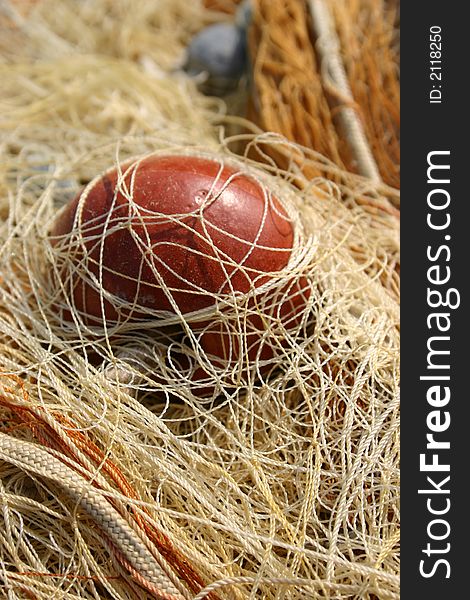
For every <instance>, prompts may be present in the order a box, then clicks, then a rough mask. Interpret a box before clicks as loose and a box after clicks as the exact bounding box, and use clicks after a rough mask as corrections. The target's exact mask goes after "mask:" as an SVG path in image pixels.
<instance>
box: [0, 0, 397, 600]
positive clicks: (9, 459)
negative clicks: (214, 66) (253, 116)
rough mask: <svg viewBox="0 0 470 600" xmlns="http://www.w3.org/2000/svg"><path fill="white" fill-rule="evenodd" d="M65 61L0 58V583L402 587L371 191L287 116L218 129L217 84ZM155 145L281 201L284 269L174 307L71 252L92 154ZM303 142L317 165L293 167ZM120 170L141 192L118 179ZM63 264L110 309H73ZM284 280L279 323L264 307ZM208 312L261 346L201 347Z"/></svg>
mask: <svg viewBox="0 0 470 600" xmlns="http://www.w3.org/2000/svg"><path fill="white" fill-rule="evenodd" d="M84 4H88V3H84ZM97 4H98V3H97ZM90 5H91V4H89V6H90ZM87 32H88V33H90V29H88V30H87V29H86V28H85V29H84V34H86V33H87ZM90 35H91V34H90ZM86 37H87V36H86V35H84V38H86ZM44 43H45V42H44ZM51 43H54V42H51ZM46 50H47V48H46V49H44V52H45V53H46ZM18 51H19V49H18ZM24 53H25V54H27V53H28V52H27V49H26V50H25V51H24ZM48 55H49V56H52V55H53V53H52V52H50V53H48ZM10 58H11V57H10ZM81 58H82V59H83V61H84V66H83V68H82V66H81V65H80V60H79V58H78V57H73V56H70V57H67V56H64V57H61V58H59V59H57V58H56V59H54V60H46V59H44V60H43V61H41V62H38V63H35V62H30V63H28V61H27V60H26V59H25V60H22V62H21V64H20V63H18V62H16V61H15V60H13V61H12V60H8V61H7V62H6V63H5V64H4V65H3V66H2V73H1V75H2V83H3V84H4V85H3V86H2V92H1V94H2V96H1V108H2V110H1V115H2V117H1V121H0V128H1V129H0V131H1V156H2V161H1V166H0V217H1V220H2V221H1V226H0V227H1V228H0V236H1V250H0V371H1V374H0V429H1V431H0V504H1V511H0V515H1V516H0V521H1V524H0V586H1V588H0V589H1V590H2V593H5V595H7V597H8V596H9V597H12V598H41V599H43V598H50V597H60V598H70V599H72V598H73V599H77V598H80V599H84V598H90V599H91V598H94V599H96V598H117V599H119V600H121V599H127V598H149V599H150V598H159V599H160V598H166V599H175V598H178V599H181V598H188V599H189V598H191V599H193V600H194V599H196V598H197V600H202V598H209V599H212V600H215V599H217V598H219V599H221V600H222V599H229V598H230V599H231V598H240V599H241V598H266V599H271V598H273V599H274V598H276V599H280V598H285V599H288V598H289V599H301V598H302V599H303V598H305V599H306V598H312V597H325V598H357V597H360V598H369V599H374V598H380V599H386V598H398V595H399V592H398V585H399V578H398V572H399V559H398V556H399V554H398V543H399V512H398V501H399V488H398V484H399V481H398V479H399V472H398V463H399V439H398V427H399V419H398V360H399V354H398V319H399V310H398V308H399V305H398V282H397V277H396V265H397V263H398V260H399V246H398V225H397V219H396V216H395V215H394V214H391V213H390V211H389V208H388V200H387V198H386V197H384V194H383V193H382V191H381V188H380V187H378V186H377V185H375V184H374V183H373V182H371V181H368V180H366V179H364V178H360V177H355V176H354V175H351V174H350V173H346V172H344V171H340V170H339V169H338V167H337V166H336V165H334V164H333V163H331V162H330V161H328V160H327V159H325V158H324V157H323V156H321V155H319V154H318V153H315V152H313V151H312V150H310V149H307V148H302V147H301V146H298V145H296V144H293V143H292V142H290V141H288V140H286V139H285V138H283V137H282V136H279V135H274V134H268V133H265V134H262V133H261V134H258V135H253V134H249V133H246V134H243V135H238V136H236V137H234V138H230V139H226V138H225V137H224V136H223V130H218V129H217V128H216V127H215V126H214V123H215V122H216V121H217V119H219V118H220V110H221V105H220V102H215V101H213V100H210V99H206V98H203V97H201V96H200V95H198V94H197V92H196V91H195V89H194V87H193V86H192V84H191V83H190V82H187V81H185V80H183V79H181V78H180V77H179V76H177V75H171V74H169V73H165V72H158V71H155V69H154V70H153V71H152V74H151V73H149V71H148V69H147V70H145V69H146V68H145V65H144V67H142V66H139V64H135V62H134V61H131V60H128V59H126V58H122V57H121V58H117V59H116V58H115V57H114V58H113V57H104V56H102V55H97V54H89V55H88V56H87V57H85V56H83V57H81ZM71 65H75V66H74V67H73V69H74V70H72V72H73V75H71ZM104 65H105V66H104ZM100 68H101V71H100ZM96 70H98V74H101V76H102V77H103V78H105V77H107V79H103V85H101V86H100V85H99V76H98V75H96V76H94V73H95V72H96ZM122 73H126V76H125V77H122V76H121V75H122ZM129 76H132V78H133V82H134V83H133V86H131V87H132V88H135V86H137V87H138V89H139V90H140V93H133V92H132V89H129V86H128V85H127V86H126V81H128V78H129ZM152 77H153V78H152ZM144 81H148V88H146V87H145V85H144ZM77 92H79V93H77ZM188 95H190V97H191V100H190V101H188ZM110 103H111V104H112V106H113V110H107V107H108V104H110ZM143 115H144V117H143ZM242 138H243V139H242ZM240 141H243V146H244V147H245V148H246V153H245V154H244V155H242V156H240V155H238V154H235V153H234V151H233V149H234V148H239V146H240V144H239V143H240ZM272 151H275V152H277V153H278V154H280V155H282V156H286V157H287V160H286V164H285V168H284V169H281V168H279V167H278V166H277V165H276V164H275V163H274V162H273V161H272V160H271V161H270V160H269V154H270V153H271V152H272ZM163 155H172V156H184V157H199V158H201V157H202V158H204V159H207V160H211V161H214V162H215V163H216V164H217V165H220V167H222V166H227V167H230V168H231V169H234V170H236V172H240V173H243V174H247V176H249V177H250V178H251V179H252V180H253V181H255V182H256V183H257V185H258V186H259V187H260V189H261V190H263V196H262V197H263V202H264V203H265V206H266V207H269V206H271V205H272V198H273V197H275V198H276V199H277V201H278V203H279V206H280V207H281V208H278V209H277V210H278V212H279V214H282V215H283V219H284V220H286V222H288V223H290V226H291V227H292V231H293V241H292V252H291V253H290V254H289V256H288V260H287V261H286V265H285V267H283V268H281V269H280V270H278V271H276V272H272V273H270V279H269V281H265V280H264V279H262V278H261V280H260V281H259V283H260V285H259V286H258V287H256V286H254V287H251V288H250V289H248V290H247V291H244V292H242V293H235V292H227V290H221V292H220V294H215V295H214V297H213V302H211V304H210V305H209V306H207V307H205V308H204V309H202V310H201V311H196V312H193V313H191V314H187V313H185V312H182V311H177V310H173V311H171V310H170V311H169V310H163V311H162V310H158V309H157V308H155V307H149V306H148V305H146V304H145V303H144V304H143V305H140V306H139V305H136V304H135V303H129V302H128V301H126V300H125V299H123V298H120V297H118V296H112V295H110V293H109V290H107V289H105V287H104V286H103V285H102V282H101V281H100V279H99V278H96V276H95V275H94V273H93V269H91V268H90V264H87V263H86V261H85V262H83V263H82V264H81V265H80V267H78V266H77V252H76V251H77V248H78V246H77V243H78V244H79V245H80V244H82V248H83V247H85V248H86V241H87V239H86V237H85V238H84V237H82V238H80V230H77V228H75V229H74V230H73V231H72V232H70V234H65V235H64V236H63V237H62V238H61V240H60V243H58V241H57V239H56V238H54V236H53V227H54V225H53V224H54V222H55V221H56V219H57V215H58V214H59V213H60V211H61V210H63V209H64V208H63V207H64V206H66V205H67V203H68V202H70V201H71V199H73V198H75V197H77V196H78V197H79V198H85V196H86V194H87V193H88V192H89V191H90V188H91V187H92V186H93V181H94V180H95V178H99V177H100V176H101V175H102V174H103V173H105V172H107V171H108V170H109V169H113V168H121V169H122V168H124V170H126V169H131V171H132V169H133V168H134V167H136V166H137V165H138V164H140V163H141V162H142V161H144V160H146V159H147V158H148V157H149V156H152V157H156V156H163ZM254 156H255V157H264V160H263V163H260V162H258V161H256V160H254V159H253V157H254ZM289 156H295V157H296V160H289V158H288V157H289ZM299 157H300V158H301V163H302V164H305V165H306V166H307V167H308V170H311V171H312V172H313V171H315V170H316V171H319V170H320V168H321V169H322V172H324V173H326V174H328V175H329V177H328V179H320V178H318V179H310V178H308V177H306V176H305V173H304V171H303V170H302V169H301V168H299V163H298V162H297V158H299ZM332 180H334V181H335V182H336V183H332ZM118 185H120V186H121V188H120V192H122V193H123V194H126V196H127V197H128V202H129V206H130V207H132V206H134V207H136V206H137V202H138V198H136V197H134V195H133V193H132V188H131V187H130V188H128V187H127V184H126V179H125V177H124V178H122V180H121V183H120V184H118ZM87 190H88V192H87ZM276 206H277V205H276ZM155 216H156V217H158V216H159V215H155ZM160 216H161V215H160ZM172 218H173V219H175V220H176V222H178V223H181V218H182V217H181V215H173V216H172ZM199 222H200V223H201V224H202V225H204V224H205V225H206V226H210V223H209V222H208V221H207V220H205V217H204V213H203V214H202V215H201V218H200V221H199ZM128 225H130V223H129V222H127V223H126V220H125V219H124V220H120V221H119V222H118V223H111V224H110V226H109V227H108V228H107V229H106V230H105V231H104V233H103V236H102V239H103V240H106V239H108V236H110V235H111V234H112V231H113V229H112V228H113V227H114V228H116V227H120V228H124V227H126V226H128ZM199 231H200V230H199ZM81 233H82V234H84V235H85V236H86V235H87V234H86V232H83V231H82V232H81ZM67 238H68V239H67ZM67 241H68V242H70V243H67ZM179 244H180V245H182V247H183V248H185V246H184V240H183V241H180V242H179ZM257 244H258V241H257V239H256V237H255V238H254V239H253V240H252V241H251V245H252V251H253V252H254V251H256V250H257V249H258V248H257ZM142 250H143V255H145V253H146V250H150V248H149V247H146V246H145V244H144V246H142ZM227 263H228V264H230V261H229V260H228V259H227V258H226V257H225V258H224V264H227ZM232 266H235V265H233V264H232ZM75 275H77V276H79V277H80V278H81V279H82V280H84V281H87V282H88V283H89V285H91V286H93V287H94V289H95V291H96V292H97V293H98V294H99V295H100V297H102V298H103V303H104V302H105V301H106V302H110V303H111V304H113V305H115V306H116V307H118V308H119V309H120V313H119V314H120V317H119V318H116V316H115V315H113V318H109V319H106V318H105V319H103V320H101V321H98V322H96V321H94V322H90V321H89V320H87V318H86V315H84V314H83V310H82V309H81V307H80V306H78V305H77V300H76V298H75V297H74V295H73V293H72V289H71V287H70V285H67V282H68V283H69V284H70V282H71V281H73V277H74V276H75ZM254 277H256V276H254ZM188 279H189V274H188ZM159 285H160V288H161V289H162V290H163V293H164V294H165V295H166V297H167V298H171V296H172V294H173V293H174V290H173V289H170V288H168V287H165V285H164V282H159ZM263 286H264V287H263ZM298 289H302V291H303V298H304V301H303V302H302V303H301V304H296V310H295V318H293V319H291V320H290V321H289V320H288V321H287V322H286V320H285V319H284V318H283V315H282V314H280V312H279V310H278V307H280V306H283V305H284V304H285V303H286V302H288V301H289V298H290V296H292V294H293V293H296V290H298ZM131 311H133V312H135V313H137V314H138V319H137V320H136V321H137V322H131V321H130V320H129V319H128V318H127V316H128V314H129V312H131ZM207 324H209V325H210V327H212V328H214V329H215V331H219V330H221V328H224V329H223V330H226V331H227V332H229V336H228V339H229V343H231V344H232V345H233V347H236V348H239V347H242V346H243V344H244V341H245V340H247V339H248V337H249V336H253V332H254V331H255V333H256V334H257V335H259V336H260V339H261V342H260V343H262V347H263V348H266V349H267V352H264V353H263V352H262V351H261V350H262V348H261V346H258V348H259V352H256V353H255V355H254V356H253V355H250V356H249V357H248V356H247V354H245V353H243V352H238V351H237V352H235V353H233V352H232V354H231V355H230V354H229V355H227V356H225V357H224V356H222V357H221V356H220V355H219V356H215V357H214V355H212V356H211V355H210V354H208V353H207V352H206V351H205V350H204V347H203V330H202V329H201V327H206V326H207ZM251 339H252V337H251Z"/></svg>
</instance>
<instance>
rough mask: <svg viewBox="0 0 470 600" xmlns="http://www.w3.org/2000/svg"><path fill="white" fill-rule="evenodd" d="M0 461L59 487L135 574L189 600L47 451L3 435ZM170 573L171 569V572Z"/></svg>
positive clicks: (176, 599)
mask: <svg viewBox="0 0 470 600" xmlns="http://www.w3.org/2000/svg"><path fill="white" fill-rule="evenodd" d="M0 459H2V460H5V461H6V462H9V463H10V464H12V465H15V466H17V467H18V468H20V469H22V470H24V471H28V472H31V473H35V474H36V475H40V476H41V477H45V478H47V479H50V480H53V481H54V482H56V483H59V484H60V485H61V486H62V487H63V488H64V490H66V492H67V493H68V495H69V496H71V497H72V498H73V499H74V500H76V501H78V502H79V504H80V506H82V508H83V509H84V510H85V511H86V512H87V513H88V514H89V515H90V517H91V518H92V519H93V520H94V521H95V522H96V523H98V524H99V525H100V527H101V528H102V529H103V531H104V532H105V533H106V534H107V535H108V536H109V538H110V539H111V541H112V542H113V543H114V544H115V545H116V546H117V547H118V549H119V551H120V552H121V553H122V555H123V556H124V557H125V559H126V560H127V561H128V562H129V563H130V564H131V565H132V567H133V569H134V570H135V572H137V573H139V574H140V576H141V577H142V578H144V579H145V580H147V581H148V582H149V583H150V584H152V587H154V589H158V590H159V594H160V597H161V598H162V599H165V600H184V599H188V598H189V595H188V592H187V591H186V590H185V589H184V588H183V586H182V585H181V584H179V585H178V583H179V582H177V581H176V578H175V577H171V575H170V574H169V572H167V571H166V570H165V569H163V568H162V566H161V565H160V564H158V563H157V562H156V560H155V558H154V557H153V555H152V554H151V553H150V551H149V550H148V548H147V547H146V546H145V544H144V543H143V542H142V541H141V540H140V539H139V538H138V537H137V536H136V534H135V532H134V531H133V530H132V529H131V527H130V526H129V525H128V524H127V522H126V521H125V520H124V519H123V517H121V515H120V514H119V513H118V512H117V511H116V510H115V509H114V508H113V507H112V506H111V505H110V504H109V502H108V501H107V500H106V499H105V498H103V496H102V494H100V493H99V492H98V491H97V490H96V489H95V488H93V487H90V484H89V482H88V481H86V480H85V479H84V478H83V477H81V476H80V475H79V474H78V473H76V472H75V471H73V470H72V469H71V468H70V467H68V466H67V465H65V464H63V463H62V462H61V461H60V460H59V459H57V458H55V457H54V456H51V455H50V454H49V453H48V452H47V451H45V450H43V449H42V448H40V447H38V446H36V445H35V444H31V443H30V442H25V441H23V440H18V439H16V438H12V437H11V436H8V435H6V434H3V433H0ZM168 571H170V569H169V568H168Z"/></svg>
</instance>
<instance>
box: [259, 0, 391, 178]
mask: <svg viewBox="0 0 470 600" xmlns="http://www.w3.org/2000/svg"><path fill="white" fill-rule="evenodd" d="M253 6H254V10H253V24H252V28H251V32H250V36H249V41H250V52H251V56H252V61H253V65H254V67H253V68H254V73H253V85H254V92H253V93H254V103H253V111H252V112H253V116H252V118H254V119H255V120H256V121H257V122H258V123H259V124H260V126H261V127H262V128H264V129H266V130H270V131H277V132H279V133H281V134H283V135H285V136H286V137H288V138H289V139H291V140H293V141H295V142H298V143H300V144H303V145H305V146H307V147H309V148H312V149H314V150H316V151H319V152H321V153H322V154H325V155H326V156H328V157H329V158H330V159H331V160H332V161H334V162H335V163H336V164H337V165H338V166H341V167H344V168H346V169H347V170H349V171H352V172H356V173H360V174H362V175H366V176H368V177H371V178H373V179H375V180H377V181H380V180H382V181H384V182H385V183H386V184H387V185H389V186H392V187H396V188H398V187H399V159H400V156H399V118H400V117H399V64H398V50H397V43H396V31H397V28H396V14H397V6H396V5H395V4H394V3H386V2H376V0H358V1H355V2H348V1H346V2H330V1H328V0H306V1H302V2H297V3H290V2H286V1H285V0H276V1H275V2H267V1H265V0H256V1H255V2H254V3H253ZM277 158H278V157H277ZM321 174H322V173H321ZM310 175H316V174H315V173H313V174H310Z"/></svg>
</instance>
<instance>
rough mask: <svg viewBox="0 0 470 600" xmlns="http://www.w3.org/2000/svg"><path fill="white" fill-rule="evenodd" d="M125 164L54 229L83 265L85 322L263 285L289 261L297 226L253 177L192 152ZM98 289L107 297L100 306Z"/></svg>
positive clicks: (192, 303) (199, 304)
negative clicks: (120, 179)
mask: <svg viewBox="0 0 470 600" xmlns="http://www.w3.org/2000/svg"><path fill="white" fill-rule="evenodd" d="M122 170H123V173H124V174H125V175H124V178H123V181H120V182H118V177H119V176H118V172H117V171H116V170H114V171H111V172H109V173H107V174H106V175H104V176H103V177H102V178H101V179H99V180H98V181H96V183H95V184H94V185H93V186H92V187H91V189H89V190H88V193H87V194H86V195H85V196H84V197H83V198H82V199H81V200H80V196H77V197H76V198H75V199H74V200H73V201H72V202H71V203H70V204H69V205H68V207H67V208H66V209H65V210H64V211H63V212H62V213H61V214H60V215H59V217H58V218H57V220H56V223H55V224H54V227H53V230H52V235H53V239H54V240H55V242H54V243H56V244H57V243H65V244H69V245H70V247H69V250H70V252H69V257H70V258H71V259H72V260H73V261H75V262H76V264H77V265H78V267H79V268H78V270H77V271H76V273H75V275H73V277H74V281H73V282H72V287H73V296H74V303H75V307H76V309H78V311H79V312H80V313H81V314H82V316H84V317H85V319H86V320H87V321H88V322H90V323H99V322H100V321H102V320H103V317H104V318H106V319H107V320H117V319H119V318H120V317H123V316H125V317H129V316H131V317H136V318H137V317H140V316H141V315H142V308H150V309H156V310H166V311H171V312H176V311H177V309H179V310H180V311H181V312H182V313H183V314H187V313H189V312H192V311H196V310H199V309H201V308H205V307H208V306H211V305H213V304H214V301H215V296H216V295H218V294H225V293H229V292H231V291H236V292H237V291H238V292H247V291H249V289H250V288H251V287H252V286H254V287H259V286H260V285H261V284H262V283H264V282H266V281H267V275H265V274H266V273H269V272H274V271H279V270H282V269H283V268H284V267H285V266H286V264H287V263H288V260H289V257H290V253H291V249H292V243H293V229H292V225H291V223H290V221H289V219H288V217H287V215H286V213H285V211H284V209H283V208H282V206H281V204H280V203H279V201H278V200H277V199H276V198H274V197H270V198H268V197H267V196H266V193H265V192H264V190H263V189H262V187H261V186H260V185H259V184H258V183H257V182H256V181H255V180H254V179H252V178H251V177H248V176H246V175H245V174H243V173H241V172H239V171H237V170H235V169H234V168H233V167H228V166H221V165H220V163H219V162H217V161H214V160H209V159H206V158H198V157H193V156H154V157H149V158H147V159H144V160H142V161H141V162H139V163H136V164H135V165H130V166H129V165H127V166H124V167H123V168H122ZM129 197H131V198H132V201H129ZM71 232H73V233H74V235H73V236H71V237H69V238H68V239H65V240H64V241H62V242H61V241H60V240H61V236H68V234H70V233H71ZM80 238H81V239H80ZM90 275H92V276H94V277H95V278H96V281H97V283H93V282H92V278H90ZM162 282H164V284H165V285H166V286H167V288H168V289H167V290H165V285H162ZM100 286H101V287H102V289H104V290H106V292H108V293H109V294H110V296H109V297H108V298H106V299H104V302H103V308H102V301H101V296H100V292H99V289H100ZM103 309H104V314H103Z"/></svg>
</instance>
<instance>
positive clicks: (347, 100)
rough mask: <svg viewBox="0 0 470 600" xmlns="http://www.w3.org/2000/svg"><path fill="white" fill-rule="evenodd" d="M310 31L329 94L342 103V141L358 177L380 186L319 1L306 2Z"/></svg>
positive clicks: (325, 9)
mask: <svg viewBox="0 0 470 600" xmlns="http://www.w3.org/2000/svg"><path fill="white" fill-rule="evenodd" d="M309 6H310V12H311V15H312V21H313V27H314V29H315V32H316V34H317V37H318V42H317V48H318V52H319V54H320V56H321V57H322V61H323V76H324V78H325V80H326V83H327V85H328V87H329V89H330V91H331V92H332V93H333V94H334V95H335V97H336V98H338V99H339V100H340V101H341V102H343V103H344V106H342V107H341V111H340V113H339V114H340V116H341V120H342V122H343V126H344V129H345V134H346V139H347V141H348V143H349V145H350V147H351V150H352V152H353V154H354V157H355V158H356V161H357V168H358V170H359V173H360V174H361V175H364V176H365V177H369V178H370V179H372V180H373V181H374V182H377V183H380V182H381V177H380V173H379V169H378V167H377V164H376V162H375V159H374V156H373V154H372V151H371V149H370V146H369V144H368V142H367V138H366V134H365V132H364V127H363V126H362V123H361V121H360V119H359V116H358V114H357V110H356V108H354V106H355V104H354V98H353V95H352V92H351V88H350V86H349V82H348V79H347V77H346V73H345V70H344V66H343V63H342V61H341V53H340V48H339V41H338V37H337V35H336V33H335V30H334V26H333V24H332V19H331V15H330V13H329V9H328V7H327V5H326V3H325V2H323V0H310V1H309Z"/></svg>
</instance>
